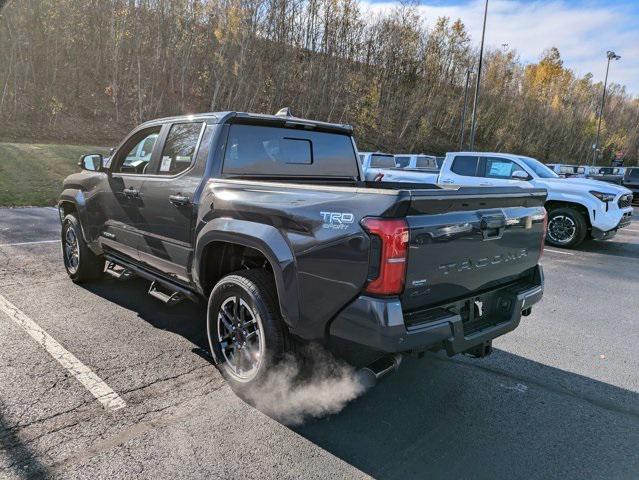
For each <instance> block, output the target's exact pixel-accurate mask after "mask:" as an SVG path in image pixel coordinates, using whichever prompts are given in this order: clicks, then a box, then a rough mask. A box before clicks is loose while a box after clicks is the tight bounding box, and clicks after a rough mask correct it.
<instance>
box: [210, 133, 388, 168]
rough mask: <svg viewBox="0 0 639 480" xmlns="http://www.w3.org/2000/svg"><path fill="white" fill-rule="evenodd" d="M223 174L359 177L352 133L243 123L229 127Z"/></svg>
mask: <svg viewBox="0 0 639 480" xmlns="http://www.w3.org/2000/svg"><path fill="white" fill-rule="evenodd" d="M391 160H392V157H391ZM393 165H394V162H393ZM222 173H223V174H225V175H245V176H268V177H278V176H279V177H307V176H308V177H312V176H321V177H336V178H348V179H357V178H358V176H359V171H358V168H357V156H356V152H355V149H354V146H353V142H352V139H351V137H350V135H347V134H341V133H333V132H322V131H313V130H305V129H299V128H286V127H272V126H267V125H251V124H242V123H236V124H231V126H230V127H229V134H228V141H227V143H226V150H225V153H224V164H223V167H222Z"/></svg>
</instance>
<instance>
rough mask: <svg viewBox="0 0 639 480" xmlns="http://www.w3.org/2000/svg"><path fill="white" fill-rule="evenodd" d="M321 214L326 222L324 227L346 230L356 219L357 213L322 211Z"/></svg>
mask: <svg viewBox="0 0 639 480" xmlns="http://www.w3.org/2000/svg"><path fill="white" fill-rule="evenodd" d="M320 215H321V216H322V220H323V222H324V223H323V224H322V228H330V229H331V230H344V229H346V228H348V227H349V226H350V225H351V224H352V223H353V222H354V221H355V215H353V214H352V213H348V212H320Z"/></svg>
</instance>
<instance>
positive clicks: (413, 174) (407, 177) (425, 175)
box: [359, 152, 439, 184]
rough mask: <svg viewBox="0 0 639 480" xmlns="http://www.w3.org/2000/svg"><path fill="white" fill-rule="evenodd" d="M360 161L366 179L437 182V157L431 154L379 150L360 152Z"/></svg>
mask: <svg viewBox="0 0 639 480" xmlns="http://www.w3.org/2000/svg"><path fill="white" fill-rule="evenodd" d="M359 159H360V163H361V164H362V169H363V170H364V175H365V178H366V180H369V181H380V180H384V181H385V182H407V183H429V184H435V182H437V175H438V174H439V171H438V169H437V160H436V157H434V156H430V155H394V156H393V155H391V154H388V153H379V152H375V153H373V152H360V153H359Z"/></svg>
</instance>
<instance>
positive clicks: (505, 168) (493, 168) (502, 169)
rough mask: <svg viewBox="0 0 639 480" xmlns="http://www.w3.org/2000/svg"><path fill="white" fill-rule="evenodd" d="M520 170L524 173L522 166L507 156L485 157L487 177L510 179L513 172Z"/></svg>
mask: <svg viewBox="0 0 639 480" xmlns="http://www.w3.org/2000/svg"><path fill="white" fill-rule="evenodd" d="M517 171H521V172H523V173H526V172H525V170H524V169H523V168H521V167H520V166H519V165H517V164H516V163H515V162H513V161H512V160H508V159H507V158H497V157H487V158H486V174H485V175H484V176H485V177H488V178H502V179H505V178H507V179H510V178H512V175H513V173H514V172H517Z"/></svg>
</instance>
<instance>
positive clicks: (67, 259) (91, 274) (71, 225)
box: [61, 214, 104, 283]
mask: <svg viewBox="0 0 639 480" xmlns="http://www.w3.org/2000/svg"><path fill="white" fill-rule="evenodd" d="M71 238H74V239H75V242H76V244H75V247H73V246H72V242H71V241H70V239H71ZM61 241H62V259H63V261H64V268H65V269H66V271H67V273H68V274H69V277H70V278H71V280H73V281H74V282H76V283H82V282H86V281H89V280H97V279H98V278H100V277H101V276H102V275H103V273H104V257H102V256H100V255H96V254H95V253H93V252H92V251H91V249H90V248H89V246H88V245H87V243H86V242H85V241H84V237H83V236H82V228H81V227H80V222H79V221H78V219H77V218H76V217H75V215H73V214H69V215H67V216H65V217H64V220H63V221H62V238H61ZM70 250H74V251H75V253H76V254H77V259H76V260H77V261H76V260H73V258H72V255H71V254H70Z"/></svg>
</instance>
